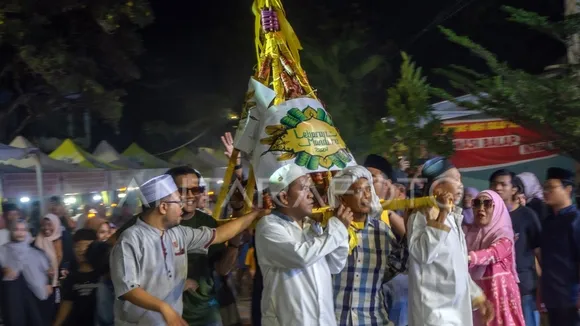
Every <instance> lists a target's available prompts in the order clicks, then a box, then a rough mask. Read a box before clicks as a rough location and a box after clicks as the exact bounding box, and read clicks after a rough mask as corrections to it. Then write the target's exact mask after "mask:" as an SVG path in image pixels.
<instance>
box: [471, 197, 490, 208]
mask: <svg viewBox="0 0 580 326" xmlns="http://www.w3.org/2000/svg"><path fill="white" fill-rule="evenodd" d="M481 205H483V207H485V208H491V206H493V200H491V199H475V200H474V201H473V207H474V208H479V207H481Z"/></svg>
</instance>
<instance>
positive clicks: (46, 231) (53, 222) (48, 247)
mask: <svg viewBox="0 0 580 326" xmlns="http://www.w3.org/2000/svg"><path fill="white" fill-rule="evenodd" d="M62 230H63V227H62V225H61V223H60V219H59V218H58V216H56V215H54V214H47V215H46V216H45V217H44V218H43V219H42V221H40V232H39V233H38V235H37V236H36V239H35V240H34V245H35V246H36V247H37V248H38V249H40V250H42V251H44V253H45V254H46V256H47V257H48V261H49V262H50V269H51V271H52V279H51V281H50V284H51V285H52V287H53V290H54V291H53V295H52V296H51V297H50V298H49V299H48V301H47V304H46V314H47V316H48V318H50V320H52V319H53V318H54V316H55V314H56V305H55V304H56V303H57V302H56V300H55V291H57V287H58V279H59V270H58V269H59V266H60V263H61V261H62V252H63V250H62V249H63V248H62V240H61V237H62Z"/></svg>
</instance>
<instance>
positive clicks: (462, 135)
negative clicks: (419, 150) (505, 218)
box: [444, 119, 558, 169]
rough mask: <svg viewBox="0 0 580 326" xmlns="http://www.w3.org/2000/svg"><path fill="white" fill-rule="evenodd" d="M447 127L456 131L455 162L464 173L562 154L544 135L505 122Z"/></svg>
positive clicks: (445, 125) (455, 123)
mask: <svg viewBox="0 0 580 326" xmlns="http://www.w3.org/2000/svg"><path fill="white" fill-rule="evenodd" d="M444 127H445V128H446V129H447V128H453V129H454V131H455V132H454V139H453V143H454V145H455V154H454V155H453V157H452V158H451V160H452V161H453V164H455V166H457V167H458V168H462V169H466V168H473V169H479V168H481V169H485V168H491V167H494V166H498V165H507V164H514V163H518V162H526V161H530V160H537V159H542V158H547V157H549V156H553V155H556V154H558V152H557V151H556V150H554V147H553V146H552V144H551V143H550V142H546V141H545V140H544V139H543V138H542V136H541V135H540V134H538V133H536V132H534V131H531V130H528V129H524V128H522V127H520V126H518V125H516V124H514V123H511V122H509V121H505V120H501V119H489V120H473V121H450V122H444Z"/></svg>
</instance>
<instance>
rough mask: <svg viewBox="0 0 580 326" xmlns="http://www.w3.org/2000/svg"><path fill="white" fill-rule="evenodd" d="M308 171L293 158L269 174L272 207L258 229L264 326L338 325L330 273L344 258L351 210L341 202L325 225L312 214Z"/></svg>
mask: <svg viewBox="0 0 580 326" xmlns="http://www.w3.org/2000/svg"><path fill="white" fill-rule="evenodd" d="M309 172H310V171H307V170H306V169H304V168H302V167H300V166H298V165H296V164H294V163H291V164H288V165H285V166H283V167H281V168H279V169H278V170H277V171H276V172H274V173H273V174H272V176H271V177H270V179H269V189H270V193H271V195H272V198H273V199H274V201H275V202H276V209H275V210H274V211H273V212H272V214H270V215H267V216H265V217H264V218H262V220H260V222H259V223H258V226H257V228H256V253H257V256H258V264H259V265H260V269H261V271H262V275H263V282H264V289H263V292H262V304H261V307H262V325H268V326H278V325H288V326H289V325H292V326H293V325H325V326H334V325H336V319H335V317H334V304H333V302H334V300H333V294H332V280H331V274H336V273H339V272H340V271H341V270H342V269H343V267H344V265H345V263H346V257H347V255H348V231H347V227H348V226H349V225H350V222H351V221H352V212H351V211H350V209H348V208H345V207H342V206H341V207H340V208H339V209H338V212H337V214H336V217H331V218H330V219H329V221H328V224H327V226H326V229H322V227H321V226H320V224H318V223H316V222H314V221H313V220H312V219H310V218H309V216H310V215H311V214H312V208H313V205H314V196H313V194H312V192H311V187H312V180H311V178H310V176H309V175H308V173H309Z"/></svg>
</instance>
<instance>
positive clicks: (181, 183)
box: [175, 173, 199, 187]
mask: <svg viewBox="0 0 580 326" xmlns="http://www.w3.org/2000/svg"><path fill="white" fill-rule="evenodd" d="M175 183H176V184H177V186H178V187H193V186H197V185H199V178H198V177H197V175H195V174H194V173H190V174H183V175H179V176H177V177H175Z"/></svg>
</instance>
